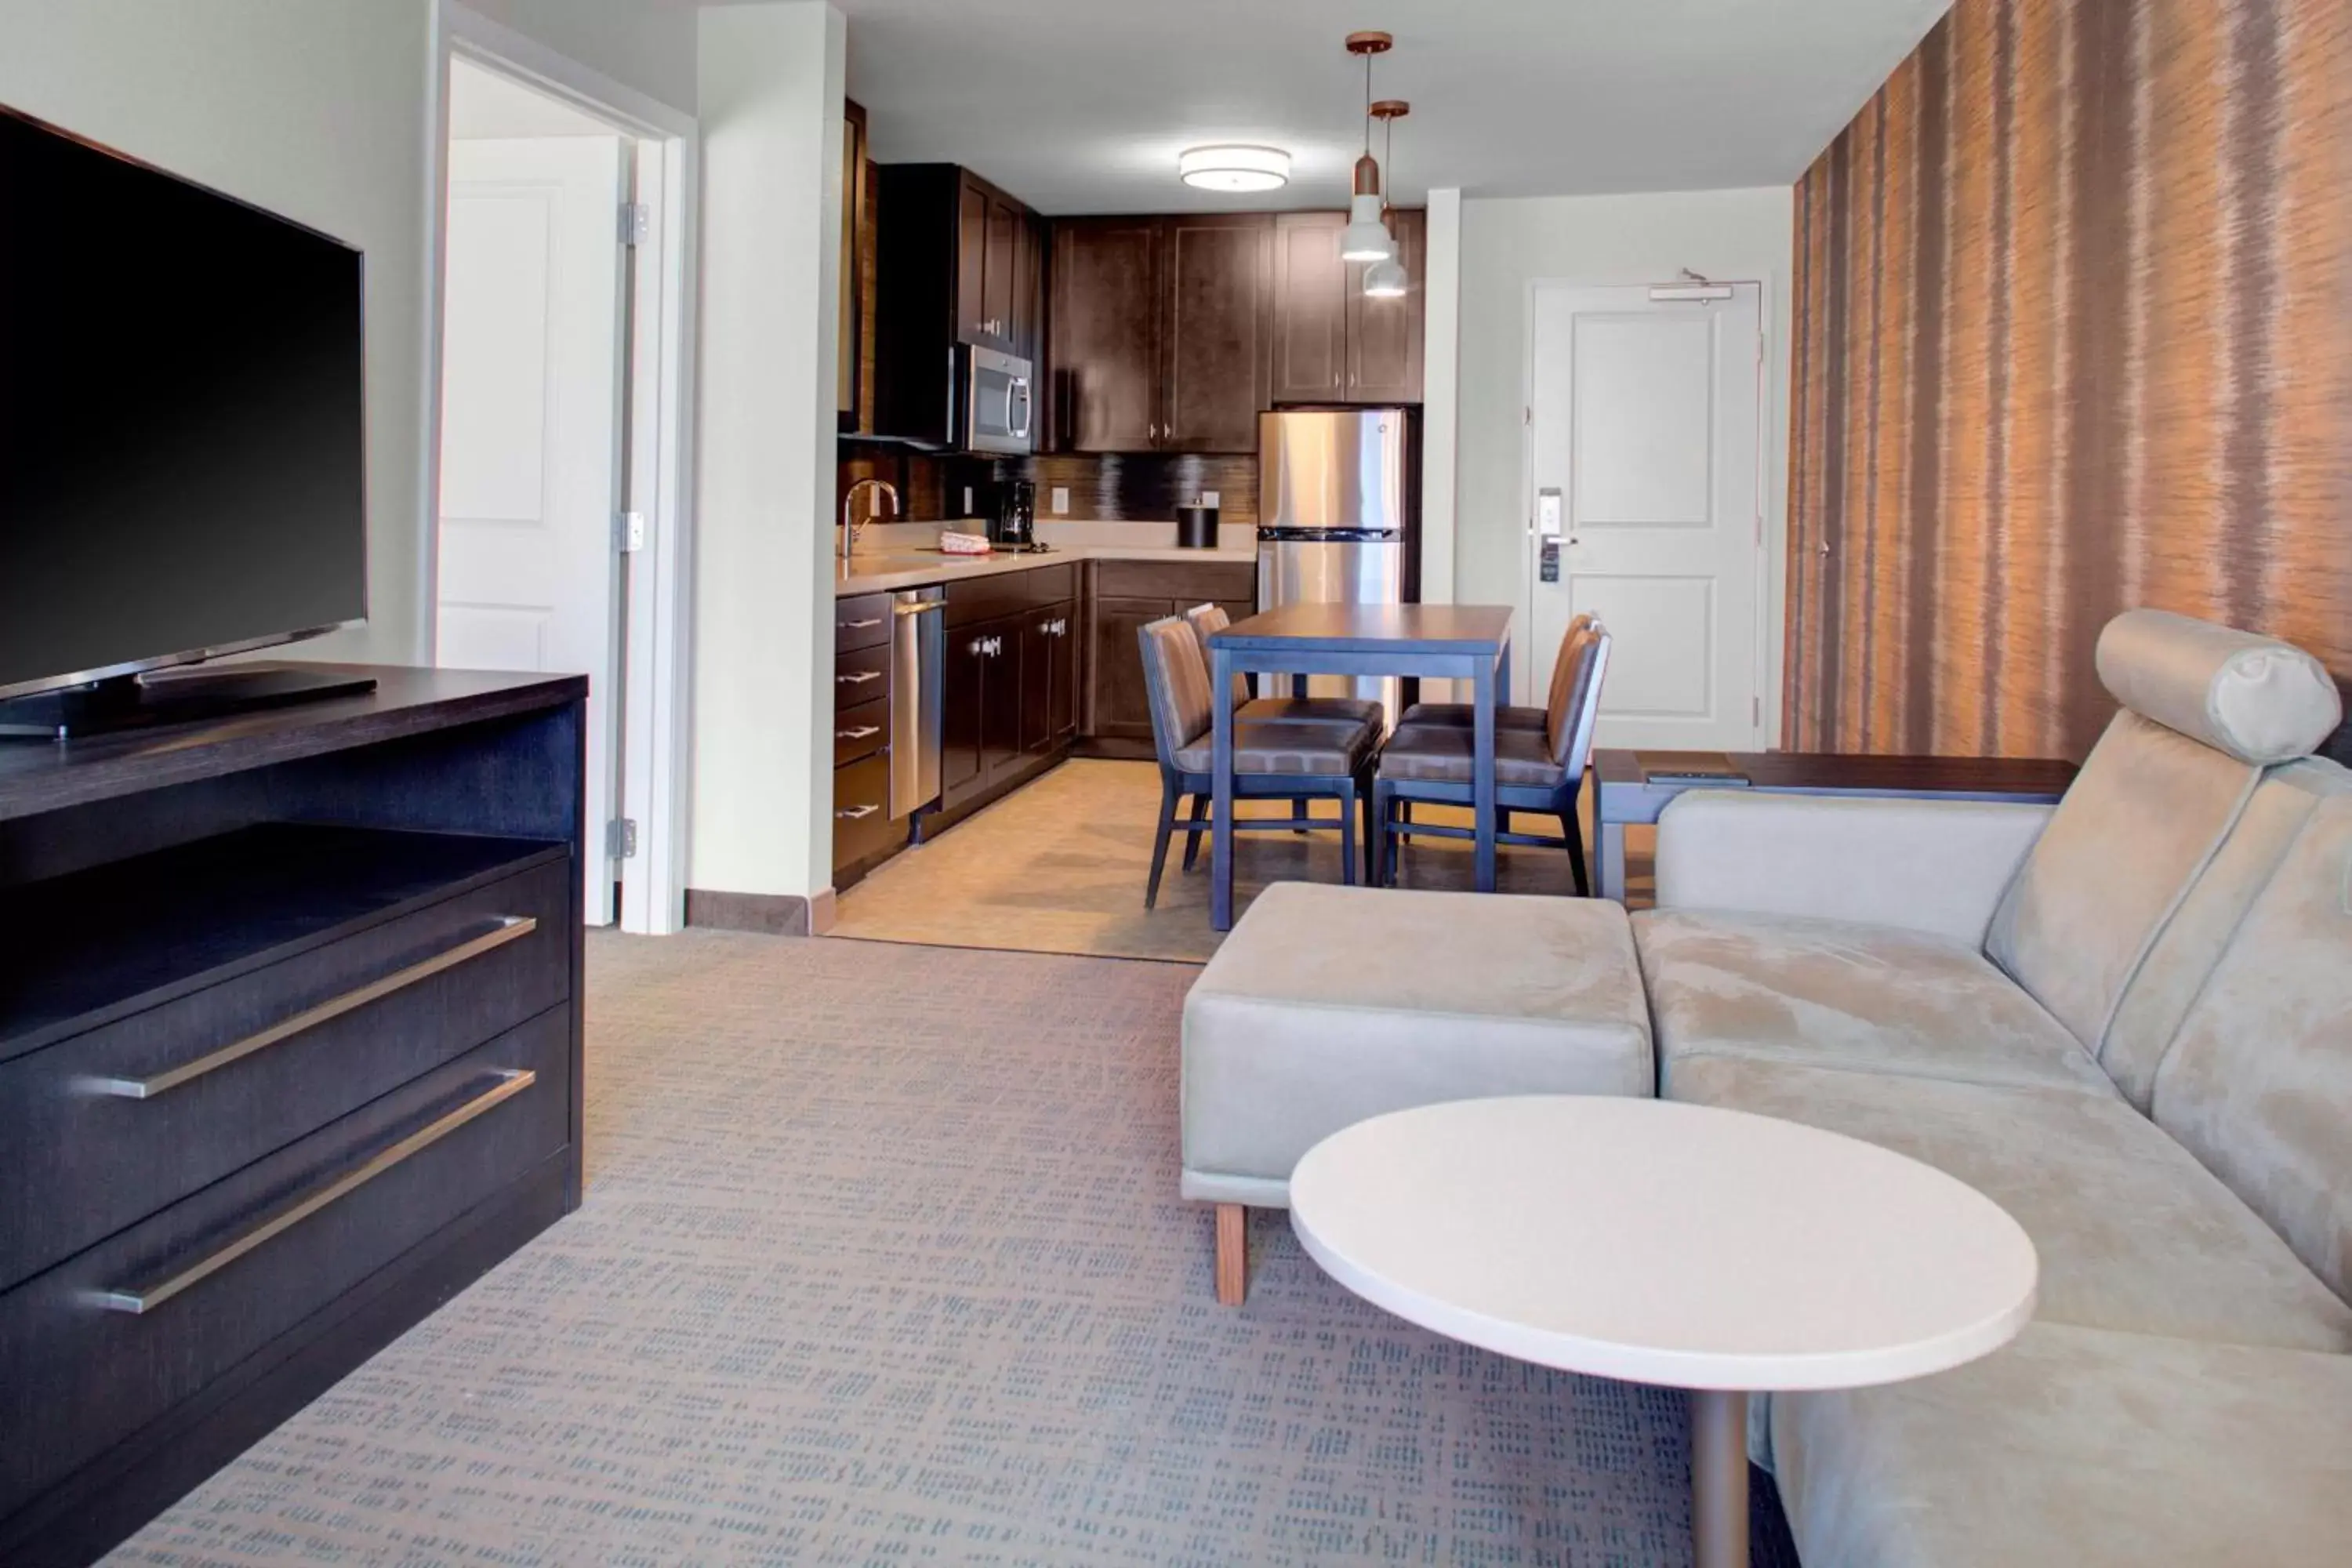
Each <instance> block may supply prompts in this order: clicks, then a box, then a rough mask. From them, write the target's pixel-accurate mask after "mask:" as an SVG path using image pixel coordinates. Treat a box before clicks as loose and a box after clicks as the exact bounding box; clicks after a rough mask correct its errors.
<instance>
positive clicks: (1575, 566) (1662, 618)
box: [1520, 284, 1766, 751]
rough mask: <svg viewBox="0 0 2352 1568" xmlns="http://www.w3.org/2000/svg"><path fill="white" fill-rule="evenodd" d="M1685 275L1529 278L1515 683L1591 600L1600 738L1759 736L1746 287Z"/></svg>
mask: <svg viewBox="0 0 2352 1568" xmlns="http://www.w3.org/2000/svg"><path fill="white" fill-rule="evenodd" d="M1699 292H1704V291H1702V290H1696V289H1647V288H1642V287H1638V286H1636V287H1632V288H1623V287H1618V288H1590V287H1572V286H1567V285H1549V284H1539V285H1538V286H1537V288H1536V289H1535V308H1534V323H1533V334H1532V341H1531V343H1530V349H1529V354H1530V363H1529V367H1528V384H1529V398H1528V511H1527V515H1528V519H1529V520H1530V522H1529V529H1528V532H1529V540H1528V544H1529V556H1528V584H1529V595H1530V598H1529V604H1528V629H1529V633H1530V636H1529V638H1528V645H1529V646H1528V660H1529V664H1528V667H1526V668H1523V669H1522V671H1521V675H1522V682H1521V685H1520V689H1521V690H1523V691H1532V692H1535V693H1538V694H1539V693H1541V692H1542V691H1543V690H1544V689H1545V688H1546V686H1547V685H1548V684H1549V679H1550V670H1551V659H1552V657H1553V655H1554V654H1555V653H1556V652H1557V650H1558V649H1559V641H1560V637H1561V636H1562V635H1563V633H1564V632H1565V631H1566V630H1567V627H1568V623H1569V621H1570V619H1571V618H1572V617H1573V616H1576V615H1578V614H1579V613H1582V612H1590V613H1591V614H1592V615H1594V616H1599V617H1600V618H1601V622H1602V623H1603V624H1604V625H1606V626H1608V628H1609V630H1610V632H1611V634H1612V637H1613V638H1614V642H1613V644H1612V647H1611V650H1610V663H1609V675H1608V681H1607V684H1606V686H1605V687H1604V688H1603V689H1602V690H1601V723H1600V728H1599V731H1598V732H1597V734H1596V736H1595V741H1596V743H1597V744H1600V745H1603V746H1620V747H1639V748H1644V749H1659V750H1686V751H1749V750H1754V749H1756V748H1758V747H1759V746H1760V745H1761V744H1762V736H1763V704H1762V701H1761V697H1762V692H1763V671H1764V669H1765V668H1766V667H1765V662H1764V647H1763V640H1762V639H1763V627H1764V624H1765V623H1764V616H1763V605H1762V596H1763V591H1764V584H1765V573H1764V528H1763V490H1762V479H1761V473H1760V468H1761V465H1760V463H1759V455H1760V450H1761V448H1760V446H1759V442H1760V439H1761V428H1760V419H1761V413H1762V404H1761V395H1760V385H1761V373H1762V370H1763V357H1764V356H1763V321H1762V304H1761V290H1760V289H1759V288H1758V287H1757V286H1756V285H1754V284H1738V285H1734V286H1731V287H1730V288H1729V289H1727V294H1728V297H1727V298H1713V299H1692V298H1688V297H1687V296H1688V295H1691V294H1694V293H1699ZM1675 296H1684V297H1675ZM1548 553H1550V554H1552V555H1554V556H1556V561H1555V563H1554V564H1553V565H1552V566H1550V567H1547V564H1546V556H1547V554H1548ZM1547 576H1551V577H1553V578H1555V580H1554V581H1549V582H1547V581H1546V580H1545V579H1546V577H1547ZM1527 700H1539V698H1529V699H1527Z"/></svg>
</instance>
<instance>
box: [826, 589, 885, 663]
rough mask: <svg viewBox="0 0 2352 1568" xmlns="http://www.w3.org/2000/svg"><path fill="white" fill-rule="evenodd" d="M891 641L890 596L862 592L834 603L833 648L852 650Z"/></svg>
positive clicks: (847, 651)
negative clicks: (852, 597)
mask: <svg viewBox="0 0 2352 1568" xmlns="http://www.w3.org/2000/svg"><path fill="white" fill-rule="evenodd" d="M889 640H890V595H887V594H860V595H857V597H856V598H854V599H835V601H834V602H833V651H834V652H835V653H849V652H852V651H854V650H856V649H857V648H861V647H875V646H876V645H877V644H879V643H887V642H888V641H889Z"/></svg>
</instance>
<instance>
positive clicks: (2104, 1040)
mask: <svg viewBox="0 0 2352 1568" xmlns="http://www.w3.org/2000/svg"><path fill="white" fill-rule="evenodd" d="M2260 779H2261V773H2260V770H2258V769H2256V768H2253V767H2251V766H2249V765H2248V764H2246V763H2242V762H2239V761H2237V760H2236V759H2235V758H2232V757H2229V756H2225V755H2223V754H2222V753H2221V752H2217V751H2215V750H2213V748H2211V747H2210V746H2207V745H2203V744H2201V743H2200V742H2196V741H2192V740H2189V739H2188V738H2187V737H2186V736H2183V735H2180V734H2178V733H2176V732H2174V731H2171V730H2168V729H2166V728H2165V727H2164V726H2163V725H2161V724H2158V723H2157V722H2155V721H2153V720H2149V719H2143V718H2141V717H2140V716H2139V715H2138V714H2137V713H2131V712H2123V713H2118V714H2116V717H2115V721H2113V722H2112V723H2110V724H2109V725H2108V726H2107V730H2106V732H2105V734H2104V735H2102V736H2101V737H2100V738H2099V743H2098V745H2097V746H2095V748H2093V750H2092V752H2091V755H2090V757H2089V759H2088V760H2087V761H2085V762H2084V764H2083V771H2082V772H2081V773H2078V774H2077V775H2076V776H2075V779H2074V784H2073V786H2072V787H2071V788H2069V789H2068V790H2067V791H2066V795H2065V798H2064V799H2063V800H2061V801H2060V802H2059V803H2058V809H2057V810H2056V811H2054V812H2053V813H2052V814H2051V816H2050V826H2048V827H2046V828H2044V829H2043V830H2042V837H2040V838H2039V839H2037V840H2036V841H2035V843H2034V846H2033V849H2032V853H2031V854H2029V855H2027V856H2026V858H2025V864H2024V866H2023V867H2021V868H2020V869H2019V871H2018V874H2017V878H2016V879H2015V880H2014V881H2012V882H2011V884H2010V888H2009V891H2008V893H2007V895H2006V896H2005V897H2003V898H2002V900H2001V901H2000V908H1998V909H1997V910H1994V911H1993V918H1992V925H1991V927H1990V930H1989V931H1988V932H1987V933H1986V937H1985V952H1986V953H1987V954H1988V955H1989V956H1990V958H1991V959H1992V961H1993V962H1994V963H1998V964H2000V967H2001V968H2002V969H2003V970H2005V971H2007V972H2008V973H2010V974H2011V976H2012V977H2013V978H2015V980H2016V981H2017V983H2018V984H2020V985H2022V986H2023V987H2025V989H2026V990H2027V991H2029V992H2031V993H2032V994H2033V997H2034V999H2035V1000H2037V1001H2039V1002H2040V1003H2041V1004H2042V1005H2043V1006H2045V1007H2047V1008H2048V1009H2050V1011H2051V1013H2052V1014H2053V1015H2054V1016H2056V1017H2057V1019H2058V1021H2059V1022H2060V1023H2062V1024H2063V1025H2065V1026H2066V1027H2067V1028H2068V1029H2070V1030H2072V1031H2073V1032H2074V1037H2075V1038H2076V1039H2078V1040H2080V1041H2081V1042H2082V1043H2083V1044H2084V1046H2086V1047H2089V1048H2090V1049H2091V1051H2092V1052H2093V1053H2094V1054H2095V1055H2099V1054H2103V1053H2104V1051H2105V1048H2106V1047H2107V1044H2108V1041H2109V1034H2110V1032H2109V1025H2110V1023H2111V1021H2112V1020H2113V1019H2114V1018H2115V1017H2116V1016H2117V1015H2118V1013H2119V1012H2120V1011H2121V1010H2122V1005H2123V1003H2124V1001H2125V992H2126V989H2127V988H2128V987H2129V986H2130V985H2131V984H2133V983H2134V981H2135V980H2137V978H2138V976H2139V974H2140V972H2141V969H2142V962H2143V958H2144V956H2145V955H2146V954H2147V952H2148V951H2149V949H2150V948H2151V946H2152V945H2153V944H2154V943H2155V942H2156V940H2157V939H2158V937H2159V936H2160V935H2161V934H2162V933H2163V931H2164V929H2165V927H2166V925H2167V923H2168V921H2169V920H2170V918H2171V916H2172V914H2173V912H2174V910H2175V909H2176V908H2177V907H2178V906H2179V904H2180V903H2181V902H2182V901H2183V900H2185V899H2186V898H2187V897H2188V895H2189V891H2190V890H2191V889H2192V887H2193V885H2194V883H2195V882H2196V880H2197V879H2198V877H2199V875H2200V872H2202V871H2203V869H2204V868H2205V866H2206V864H2207V862H2208V861H2209V860H2210V859H2211V858H2213V857H2214V856H2215V855H2216V854H2217V853H2218V852H2219V851H2220V849H2221V845H2222V843H2223V841H2224V840H2226V839H2227V838H2228V837H2229V835H2230V832H2231V829H2232V828H2233V827H2235V826H2237V823H2238V819H2239V817H2240V816H2241V815H2242V813H2243V811H2244V810H2245V807H2246V805H2247V802H2248V801H2249V800H2250V799H2251V798H2252V794H2253V790H2254V787H2255V785H2256V784H2258V783H2259V782H2260ZM2220 952H2221V939H2220V937H2219V936H2218V935H2217V936H2214V937H2212V938H2210V939H2209V940H2208V941H2206V942H2202V943H2200V944H2194V945H2176V947H2175V949H2174V950H2173V951H2172V952H2171V953H2170V954H2169V956H2168V960H2167V963H2168V966H2169V965H2175V964H2186V965H2189V966H2190V969H2191V970H2192V972H2194V973H2196V974H2197V975H2198V977H2199V978H2200V979H2201V976H2202V973H2203V972H2204V971H2207V970H2210V968H2211V966H2212V963H2213V960H2214V959H2216V958H2217V957H2219V956H2220ZM2153 1034H2154V1035H2155V1036H2156V1037H2154V1038H2151V1037H2149V1035H2147V1034H2134V1035H2130V1036H2129V1037H2125V1038H2122V1039H2121V1040H2120V1041H2118V1042H2117V1044H2116V1051H2117V1052H2118V1053H2119V1055H2120V1056H2121V1057H2124V1058H2133V1057H2137V1056H2138V1055H2140V1054H2141V1053H2143V1052H2147V1051H2150V1050H2155V1051H2160V1050H2161V1049H2162V1048H2163V1044H2164V1040H2165V1039H2168V1038H2169V1037H2170V1030H2169V1029H2168V1028H2164V1027H2161V1026H2158V1027H2157V1028H2155V1029H2154V1031H2153Z"/></svg>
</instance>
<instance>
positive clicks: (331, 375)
mask: <svg viewBox="0 0 2352 1568" xmlns="http://www.w3.org/2000/svg"><path fill="white" fill-rule="evenodd" d="M360 271H361V259H360V253H359V252H358V251H356V250H354V249H352V248H351V247H348V246H345V245H343V244H341V243H340V242H338V241H336V240H334V239H331V238H329V237H326V236H324V235H320V234H317V233H314V232H312V231H311V230H310V229H307V228H304V227H302V226H299V225H298V224H294V223H290V222H289V221H287V220H286V219H283V218H280V217H276V216H272V215H270V214H268V213H266V212H263V211H261V210H259V209H258V208H256V207H252V206H248V205H246V204H244V203H242V202H239V201H236V200H233V199H231V198H229V197H227V196H224V195H219V194H218V193H216V192H213V191H209V190H206V189H205V188H203V187H202V186H199V185H196V184H191V183H189V182H187V181H184V180H181V179H177V178H175V177H173V176H172V175H170V174H164V173H163V172H161V171H160V170H156V169H152V168H150V167H148V166H146V165H144V164H142V163H136V162H134V161H132V160H130V159H127V158H124V157H121V156H120V155H118V154H115V153H110V152H107V151H105V150H104V149H101V148H99V147H94V146H91V145H89V144H88V143H86V142H80V141H79V140H77V139H75V138H74V137H72V136H69V135H67V134H65V133H63V132H59V131H58V130H55V129H52V128H50V127H47V126H45V125H42V124H40V123H38V122H37V121H31V120H27V119H25V118H22V117H20V116H17V115H16V114H14V113H12V112H9V111H7V110H5V109H0V695H7V694H11V693H16V692H23V691H31V690H38V689H43V688H46V687H51V686H56V685H59V684H62V683H63V682H64V681H65V679H67V678H68V677H80V678H85V679H86V678H88V677H90V676H93V675H98V674H109V673H120V672H122V671H124V670H126V669H131V668H140V667H143V666H152V665H156V664H160V663H164V662H169V661H172V660H173V659H177V658H186V657H189V656H191V655H194V654H198V653H202V652H207V651H225V650H227V649H231V648H238V647H257V646H262V645H264V644H268V643H271V642H278V641H283V640H286V639H288V638H289V637H295V636H299V635H302V634H304V633H307V632H311V631H317V630H320V629H323V628H326V627H329V626H335V625H338V624H340V623H342V622H346V621H354V620H360V619H363V618H364V617H365V616H366V614H367V519H366V479H365V459H364V444H365V443H364V431H363V424H362V352H361V303H360V301H361V296H360V289H361V277H360Z"/></svg>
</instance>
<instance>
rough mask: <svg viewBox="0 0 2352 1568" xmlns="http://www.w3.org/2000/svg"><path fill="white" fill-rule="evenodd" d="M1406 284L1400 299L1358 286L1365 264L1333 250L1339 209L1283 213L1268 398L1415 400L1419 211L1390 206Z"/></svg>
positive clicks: (1423, 223)
mask: <svg viewBox="0 0 2352 1568" xmlns="http://www.w3.org/2000/svg"><path fill="white" fill-rule="evenodd" d="M1390 222H1391V226H1392V228H1393V230H1394V232H1395V234H1396V237H1397V246H1398V251H1399V258H1400V259H1402V261H1403V263H1404V268H1405V273H1406V276H1407V277H1409V278H1410V279H1412V285H1411V287H1410V289H1408V290H1407V292H1406V293H1405V295H1404V296H1403V297H1402V299H1395V300H1373V299H1368V298H1367V297H1366V296H1365V294H1364V264H1363V263H1361V262H1350V261H1346V260H1343V259H1341V258H1340V255H1339V237H1340V235H1341V233H1342V232H1343V231H1344V230H1345V229H1346V227H1347V226H1348V215H1347V214H1345V213H1320V212H1317V213H1283V214H1280V215H1278V216H1276V219H1275V232H1274V360H1273V401H1275V402H1276V403H1361V404H1390V403H1418V402H1420V401H1421V396H1422V331H1423V317H1424V314H1425V305H1424V301H1423V293H1422V271H1423V259H1424V256H1423V253H1424V251H1425V250H1426V248H1427V245H1426V237H1427V234H1428V223H1427V215H1426V214H1424V213H1423V212H1422V211H1421V210H1420V209H1418V208H1405V207H1399V208H1395V209H1392V210H1391V214H1390Z"/></svg>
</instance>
